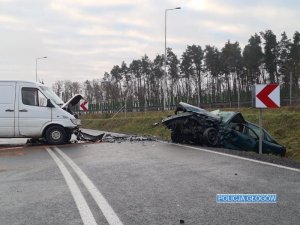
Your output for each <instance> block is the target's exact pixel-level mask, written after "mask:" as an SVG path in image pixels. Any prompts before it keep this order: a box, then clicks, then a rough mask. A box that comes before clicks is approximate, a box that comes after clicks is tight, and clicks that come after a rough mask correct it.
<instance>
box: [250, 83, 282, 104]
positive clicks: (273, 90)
mask: <svg viewBox="0 0 300 225" xmlns="http://www.w3.org/2000/svg"><path fill="white" fill-rule="evenodd" d="M255 96H256V98H255V107H256V108H279V107H280V86H279V85H278V84H256V85H255Z"/></svg>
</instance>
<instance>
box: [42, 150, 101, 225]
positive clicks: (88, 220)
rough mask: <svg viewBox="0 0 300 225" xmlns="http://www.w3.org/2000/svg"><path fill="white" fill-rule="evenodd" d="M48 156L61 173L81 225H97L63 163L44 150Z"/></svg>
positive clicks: (50, 151)
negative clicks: (74, 204)
mask: <svg viewBox="0 0 300 225" xmlns="http://www.w3.org/2000/svg"><path fill="white" fill-rule="evenodd" d="M46 150H47V152H48V153H49V155H50V156H51V157H52V159H53V160H54V162H55V163H56V165H57V166H58V168H59V170H60V172H61V173H62V175H63V177H64V179H65V181H66V183H67V186H68V187H69V189H70V192H71V194H72V196H73V199H74V201H75V203H76V206H77V209H78V211H79V214H80V217H81V219H82V222H83V224H85V225H97V223H96V220H95V218H94V216H93V214H92V212H91V210H90V207H89V206H88V204H87V202H86V200H85V198H84V197H83V195H82V193H81V191H80V189H79V187H78V185H77V184H76V182H75V180H74V178H73V177H72V175H71V174H70V172H69V171H68V169H67V168H66V167H65V165H64V164H63V162H62V161H61V160H60V159H59V158H58V157H57V156H56V155H55V153H54V152H53V151H52V150H51V149H50V148H46Z"/></svg>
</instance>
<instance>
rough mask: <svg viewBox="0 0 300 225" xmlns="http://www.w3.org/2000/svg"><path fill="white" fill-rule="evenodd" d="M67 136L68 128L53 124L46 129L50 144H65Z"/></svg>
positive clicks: (46, 136)
mask: <svg viewBox="0 0 300 225" xmlns="http://www.w3.org/2000/svg"><path fill="white" fill-rule="evenodd" d="M66 138H67V133H66V130H65V129H64V128H63V127H61V126H51V127H49V128H48V129H47V130H46V133H45V139H46V141H47V143H48V144H50V145H61V144H64V143H65V141H66Z"/></svg>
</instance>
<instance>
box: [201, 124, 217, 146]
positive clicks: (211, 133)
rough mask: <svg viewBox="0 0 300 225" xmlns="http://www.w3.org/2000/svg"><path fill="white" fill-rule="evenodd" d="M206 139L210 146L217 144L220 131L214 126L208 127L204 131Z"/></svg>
mask: <svg viewBox="0 0 300 225" xmlns="http://www.w3.org/2000/svg"><path fill="white" fill-rule="evenodd" d="M203 137H204V141H205V143H206V144H207V145H209V146H216V145H217V144H218V131H217V130H216V129H215V128H213V127H209V128H207V129H206V130H205V131H204V133H203Z"/></svg>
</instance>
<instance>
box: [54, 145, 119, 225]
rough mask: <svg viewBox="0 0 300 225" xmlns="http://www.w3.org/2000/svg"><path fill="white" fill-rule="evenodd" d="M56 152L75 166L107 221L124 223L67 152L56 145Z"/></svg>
mask: <svg viewBox="0 0 300 225" xmlns="http://www.w3.org/2000/svg"><path fill="white" fill-rule="evenodd" d="M54 149H55V150H56V152H58V153H59V154H60V155H61V156H62V157H63V158H64V160H66V162H67V163H68V164H69V165H70V166H71V167H72V168H73V170H74V171H75V173H76V174H77V175H78V177H79V178H80V180H81V181H82V183H83V184H84V186H85V187H86V189H87V190H88V191H89V192H90V194H91V195H92V197H93V198H94V200H95V201H96V203H97V205H98V206H99V208H100V210H101V211H102V213H103V215H104V216H105V218H106V220H107V222H108V223H109V224H110V225H123V223H122V222H121V220H120V219H119V217H118V216H117V214H116V213H115V212H114V210H113V209H112V207H111V206H110V205H109V203H108V202H107V200H106V199H105V197H104V196H103V195H102V194H101V193H100V191H99V190H98V189H97V187H96V186H95V185H94V183H93V182H92V181H91V180H90V179H89V178H88V177H87V175H86V174H85V173H84V172H83V171H82V170H81V169H80V168H79V167H78V166H77V165H76V164H75V163H74V162H73V160H72V159H70V158H69V157H68V156H67V155H66V154H65V153H63V152H62V151H61V150H60V149H59V148H57V147H54Z"/></svg>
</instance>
